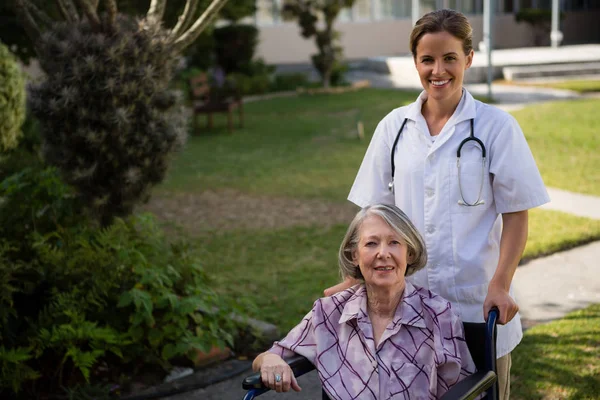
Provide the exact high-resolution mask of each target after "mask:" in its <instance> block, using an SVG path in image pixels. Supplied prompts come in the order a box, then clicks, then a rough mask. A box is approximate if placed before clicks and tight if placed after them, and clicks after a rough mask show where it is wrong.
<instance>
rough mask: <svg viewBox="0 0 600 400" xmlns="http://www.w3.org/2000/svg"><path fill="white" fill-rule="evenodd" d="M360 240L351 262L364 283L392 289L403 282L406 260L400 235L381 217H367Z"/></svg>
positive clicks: (405, 249) (404, 247) (362, 225)
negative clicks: (356, 267) (356, 265)
mask: <svg viewBox="0 0 600 400" xmlns="http://www.w3.org/2000/svg"><path fill="white" fill-rule="evenodd" d="M359 237H360V239H359V241H358V245H357V248H356V250H355V251H354V253H353V260H354V262H355V263H356V264H358V266H359V267H360V272H361V273H362V275H363V277H364V279H365V283H367V284H370V285H375V286H393V285H396V284H398V283H400V282H403V281H404V273H405V272H406V266H407V263H408V261H409V260H408V254H407V247H406V244H405V243H404V241H403V240H402V238H401V237H400V235H399V234H398V233H397V232H396V231H395V230H394V229H392V227H390V226H389V225H388V223H387V222H385V221H384V220H383V219H382V218H381V217H379V216H377V215H370V216H368V217H367V218H366V219H365V220H364V221H363V222H362V224H361V226H360V230H359Z"/></svg>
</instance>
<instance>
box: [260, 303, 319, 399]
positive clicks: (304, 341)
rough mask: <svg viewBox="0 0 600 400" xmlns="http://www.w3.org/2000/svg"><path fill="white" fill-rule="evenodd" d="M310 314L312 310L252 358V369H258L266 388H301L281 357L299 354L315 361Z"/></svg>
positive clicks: (278, 390)
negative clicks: (267, 348)
mask: <svg viewBox="0 0 600 400" xmlns="http://www.w3.org/2000/svg"><path fill="white" fill-rule="evenodd" d="M312 316H313V310H311V311H310V312H309V313H308V314H307V315H306V316H305V317H304V319H302V322H300V323H299V324H298V325H297V326H296V327H295V328H293V329H292V330H291V331H290V332H289V333H288V334H287V336H286V337H285V338H284V339H283V340H281V341H278V342H275V343H274V344H273V347H271V348H270V349H269V350H268V351H266V352H264V353H262V354H259V355H258V356H257V357H256V359H254V362H253V363H252V369H253V370H254V371H260V373H261V379H262V381H263V383H264V384H265V385H266V386H267V387H268V388H270V389H272V390H275V391H277V392H287V391H289V390H290V388H291V389H294V390H295V391H297V392H298V391H300V390H301V388H300V386H299V385H298V382H297V381H296V377H295V376H294V373H293V372H292V370H291V368H290V367H289V365H288V364H287V363H286V362H285V360H284V359H283V358H287V357H291V356H293V355H295V354H299V355H301V356H304V357H306V358H307V359H308V360H309V361H310V362H311V363H313V364H314V363H315V360H316V357H317V354H316V352H317V350H316V349H317V347H316V341H315V334H314V333H315V330H314V326H313V323H312Z"/></svg>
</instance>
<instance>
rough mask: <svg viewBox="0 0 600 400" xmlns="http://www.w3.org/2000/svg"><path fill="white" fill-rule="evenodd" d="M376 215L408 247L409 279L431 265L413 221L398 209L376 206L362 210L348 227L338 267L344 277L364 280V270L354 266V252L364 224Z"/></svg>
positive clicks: (381, 205)
mask: <svg viewBox="0 0 600 400" xmlns="http://www.w3.org/2000/svg"><path fill="white" fill-rule="evenodd" d="M372 215H376V216H378V217H381V219H383V220H384V221H385V222H386V223H387V224H388V225H389V226H390V228H392V229H393V230H394V231H395V232H396V233H397V234H398V235H399V236H400V237H401V238H402V240H403V241H404V243H405V244H406V247H407V248H408V249H407V255H408V259H409V260H410V261H411V262H410V263H409V264H408V265H407V266H406V273H405V274H404V275H405V276H409V275H412V274H414V273H415V272H417V271H418V270H420V269H422V268H423V267H425V265H426V264H427V250H426V249H425V241H424V240H423V237H422V236H421V234H420V233H419V231H417V228H415V226H414V224H413V223H412V222H411V220H410V219H409V218H408V217H407V216H406V214H404V212H402V210H400V209H399V208H398V207H396V206H392V205H388V204H375V205H372V206H367V207H365V208H363V209H362V210H360V211H359V212H358V213H357V214H356V216H355V217H354V219H353V220H352V222H351V223H350V226H348V230H347V231H346V236H344V240H342V244H341V245H340V250H339V253H338V265H339V268H340V274H341V275H342V278H346V277H352V278H356V279H363V277H362V274H361V273H360V268H359V267H358V266H357V265H356V264H355V263H354V260H353V257H352V253H353V252H354V251H355V250H356V249H357V247H358V242H359V240H360V228H361V225H362V223H363V221H364V220H365V219H366V218H367V217H370V216H372Z"/></svg>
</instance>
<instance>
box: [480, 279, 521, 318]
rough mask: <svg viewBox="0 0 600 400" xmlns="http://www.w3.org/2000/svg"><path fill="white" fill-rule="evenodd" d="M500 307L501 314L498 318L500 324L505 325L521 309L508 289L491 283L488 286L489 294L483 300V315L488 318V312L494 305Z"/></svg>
mask: <svg viewBox="0 0 600 400" xmlns="http://www.w3.org/2000/svg"><path fill="white" fill-rule="evenodd" d="M494 306H496V307H498V311H499V313H500V316H499V318H498V324H500V325H504V324H507V323H508V322H510V320H512V319H513V318H514V316H515V315H516V314H517V311H519V306H518V305H517V303H516V302H515V301H514V300H513V298H512V297H510V294H509V293H508V290H506V289H504V288H502V287H497V286H494V285H493V284H490V286H489V288H488V293H487V296H486V297H485V301H484V302H483V317H484V318H485V319H486V320H487V317H488V313H489V312H490V310H491V309H492V307H494Z"/></svg>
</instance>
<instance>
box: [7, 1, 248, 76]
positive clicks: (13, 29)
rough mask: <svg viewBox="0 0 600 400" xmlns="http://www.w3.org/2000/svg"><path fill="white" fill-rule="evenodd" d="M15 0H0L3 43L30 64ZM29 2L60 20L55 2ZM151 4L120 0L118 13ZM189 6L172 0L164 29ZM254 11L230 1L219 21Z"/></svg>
mask: <svg viewBox="0 0 600 400" xmlns="http://www.w3.org/2000/svg"><path fill="white" fill-rule="evenodd" d="M13 1H14V0H8V1H0V40H1V41H3V42H4V43H5V44H6V45H8V46H9V47H11V49H12V50H13V51H14V53H15V54H16V55H17V56H18V57H19V58H20V59H21V61H23V62H24V63H25V64H27V63H28V62H29V59H30V58H31V57H33V56H35V54H34V50H33V43H32V42H31V40H30V39H29V37H28V36H27V35H26V33H25V30H24V28H23V25H22V24H21V22H20V21H19V19H18V18H17V15H16V13H15V10H14V6H13ZM209 1H210V0H199V1H197V2H196V3H198V4H197V6H196V13H195V15H194V16H193V17H195V18H197V17H198V16H199V14H200V13H201V12H202V10H205V9H206V8H207V7H208V4H209ZM29 2H30V3H32V4H34V5H35V6H36V7H37V8H38V9H39V10H40V11H43V12H44V13H45V14H47V15H48V16H49V17H51V18H52V19H58V18H60V11H59V9H58V8H57V5H56V3H55V2H54V1H47V0H29ZM148 3H149V0H118V6H119V12H120V13H122V14H127V15H132V16H137V15H144V14H145V13H146V12H147V11H148ZM186 3H187V0H169V7H167V8H166V10H165V14H164V18H163V22H164V26H165V27H173V26H174V25H175V24H176V23H177V20H178V18H179V15H180V13H181V10H183V9H184V7H185V4H186ZM98 7H99V8H100V9H101V10H103V3H100V4H99V5H98ZM255 11H256V5H255V0H236V1H230V2H228V3H226V4H225V5H224V6H223V8H222V9H221V10H220V11H219V15H218V16H217V18H222V19H225V20H228V21H234V22H235V21H238V20H240V19H242V18H244V17H246V16H249V15H253V14H254V13H255Z"/></svg>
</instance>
